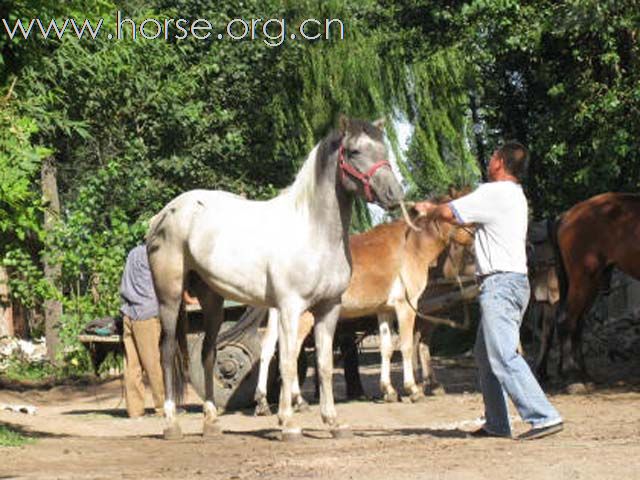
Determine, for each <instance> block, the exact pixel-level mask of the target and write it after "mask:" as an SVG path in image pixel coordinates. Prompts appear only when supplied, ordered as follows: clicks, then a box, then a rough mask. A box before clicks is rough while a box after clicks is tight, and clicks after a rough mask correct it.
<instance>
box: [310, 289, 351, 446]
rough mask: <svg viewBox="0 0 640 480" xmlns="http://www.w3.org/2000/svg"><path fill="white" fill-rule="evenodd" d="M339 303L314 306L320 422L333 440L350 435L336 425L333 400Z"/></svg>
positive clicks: (348, 430) (347, 429)
mask: <svg viewBox="0 0 640 480" xmlns="http://www.w3.org/2000/svg"><path fill="white" fill-rule="evenodd" d="M340 307H341V305H340V302H327V303H323V304H321V305H318V306H316V308H315V309H314V312H313V313H314V315H315V318H316V325H315V339H316V359H317V360H316V363H317V365H318V371H319V373H320V413H321V415H322V421H323V422H324V423H325V424H327V425H328V426H329V429H330V431H331V435H333V437H334V438H344V437H349V436H351V435H352V433H351V430H350V429H349V427H348V426H347V425H340V424H339V423H338V416H337V414H336V408H335V403H334V400H333V385H332V377H333V335H334V333H335V330H336V324H337V323H338V318H339V316H340Z"/></svg>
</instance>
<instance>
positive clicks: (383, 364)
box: [378, 313, 398, 403]
mask: <svg viewBox="0 0 640 480" xmlns="http://www.w3.org/2000/svg"><path fill="white" fill-rule="evenodd" d="M392 319H393V314H390V313H379V314H378V331H379V334H380V392H381V393H382V398H383V399H384V401H385V402H389V403H392V402H397V401H398V392H396V390H395V389H394V388H393V385H392V384H391V355H393V343H392V341H391V326H390V325H391V321H392Z"/></svg>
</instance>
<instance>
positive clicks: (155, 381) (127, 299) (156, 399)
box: [120, 245, 164, 418]
mask: <svg viewBox="0 0 640 480" xmlns="http://www.w3.org/2000/svg"><path fill="white" fill-rule="evenodd" d="M120 296H121V298H122V307H121V309H120V311H121V312H122V315H123V317H124V318H123V341H124V351H125V367H124V379H125V398H126V403H127V413H128V414H129V417H131V418H136V417H141V416H143V415H144V413H145V402H144V391H145V389H144V383H143V372H144V373H146V374H147V379H148V380H149V385H150V386H151V393H152V394H153V405H154V407H155V411H156V414H157V415H162V414H163V403H164V382H163V377H162V367H161V364H160V335H161V333H162V327H161V325H160V319H159V317H158V299H157V298H156V293H155V290H154V286H153V280H152V278H151V270H149V260H148V258H147V249H146V246H145V245H138V246H137V247H135V248H134V249H133V250H131V251H130V252H129V255H128V256H127V262H126V265H125V267H124V273H123V274H122V280H121V282H120Z"/></svg>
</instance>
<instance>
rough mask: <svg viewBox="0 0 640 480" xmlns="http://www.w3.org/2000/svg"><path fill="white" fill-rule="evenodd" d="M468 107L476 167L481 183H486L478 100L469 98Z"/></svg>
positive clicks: (483, 145)
mask: <svg viewBox="0 0 640 480" xmlns="http://www.w3.org/2000/svg"><path fill="white" fill-rule="evenodd" d="M469 106H470V107H471V119H472V121H473V133H474V135H475V137H476V150H477V155H478V165H480V172H481V174H482V181H483V182H486V181H487V163H486V162H487V159H486V151H485V144H484V136H483V135H482V130H483V127H482V119H481V118H480V112H479V111H478V109H479V107H478V99H477V97H476V95H475V94H473V93H472V94H471V95H470V96H469Z"/></svg>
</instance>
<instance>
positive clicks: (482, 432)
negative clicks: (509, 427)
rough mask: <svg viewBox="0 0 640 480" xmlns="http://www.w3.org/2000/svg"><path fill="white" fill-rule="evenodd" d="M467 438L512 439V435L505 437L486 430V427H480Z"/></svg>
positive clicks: (468, 434)
mask: <svg viewBox="0 0 640 480" xmlns="http://www.w3.org/2000/svg"><path fill="white" fill-rule="evenodd" d="M467 437H469V438H512V437H511V435H504V434H499V433H493V432H490V431H489V430H486V429H485V428H484V427H480V428H479V429H477V430H474V431H473V432H469V433H467Z"/></svg>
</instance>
